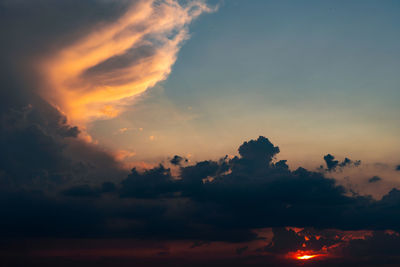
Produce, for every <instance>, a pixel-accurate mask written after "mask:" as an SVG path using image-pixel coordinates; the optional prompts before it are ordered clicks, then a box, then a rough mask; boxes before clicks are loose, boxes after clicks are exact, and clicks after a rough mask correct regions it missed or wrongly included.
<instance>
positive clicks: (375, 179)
mask: <svg viewBox="0 0 400 267" xmlns="http://www.w3.org/2000/svg"><path fill="white" fill-rule="evenodd" d="M380 181H382V178H381V177H379V176H374V177H372V178H370V179H368V183H376V182H380Z"/></svg>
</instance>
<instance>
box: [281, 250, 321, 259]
mask: <svg viewBox="0 0 400 267" xmlns="http://www.w3.org/2000/svg"><path fill="white" fill-rule="evenodd" d="M323 256H326V255H325V254H317V253H316V252H315V251H301V250H298V251H296V252H289V253H288V254H287V255H286V257H287V258H290V259H295V260H302V261H305V260H311V259H315V258H320V257H323Z"/></svg>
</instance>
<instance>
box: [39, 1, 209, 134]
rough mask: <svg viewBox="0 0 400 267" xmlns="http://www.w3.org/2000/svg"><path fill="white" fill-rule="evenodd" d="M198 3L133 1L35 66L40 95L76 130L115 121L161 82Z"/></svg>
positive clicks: (203, 9) (202, 5)
mask: <svg viewBox="0 0 400 267" xmlns="http://www.w3.org/2000/svg"><path fill="white" fill-rule="evenodd" d="M211 11H212V9H211V8H209V7H208V6H207V5H206V4H205V3H204V2H203V1H201V0H195V1H187V2H186V3H185V4H182V5H181V4H180V2H178V1H176V0H163V1H148V0H146V1H145V0H140V1H134V2H132V4H131V5H130V7H129V8H128V9H127V11H126V12H125V14H123V15H121V16H120V17H119V18H118V19H115V20H114V21H113V22H107V23H103V24H100V25H98V27H97V28H96V29H92V30H91V32H89V33H88V34H87V35H85V36H84V37H81V38H80V39H78V40H76V41H75V42H73V43H72V44H70V45H67V46H65V47H63V48H62V49H61V50H60V51H56V52H54V53H52V54H51V55H48V56H47V57H46V58H45V59H44V60H42V61H40V62H39V68H40V69H41V72H42V77H43V80H44V88H45V89H44V90H42V92H41V95H42V96H43V97H44V98H45V99H46V100H48V101H49V102H50V103H52V104H53V105H54V106H56V107H58V108H59V109H60V110H61V111H62V112H64V113H65V114H66V115H67V116H68V118H69V119H70V120H71V121H72V122H73V123H75V124H76V123H77V124H79V125H82V126H84V125H85V123H86V122H88V121H91V120H94V119H98V118H109V117H115V116H117V115H118V114H119V113H120V112H121V110H122V109H123V106H124V105H125V104H127V103H129V101H130V100H131V99H132V97H134V96H136V95H138V94H140V93H142V92H144V91H145V90H146V89H148V88H149V87H152V86H154V85H155V84H156V83H158V82H159V81H162V80H164V79H166V78H167V76H168V75H169V73H170V72H171V67H172V65H173V64H174V62H175V61H176V57H177V53H178V51H179V49H180V47H181V45H182V43H183V41H185V40H186V39H187V38H188V37H189V34H188V29H187V27H188V24H189V23H190V22H191V21H192V20H193V19H195V18H197V17H198V16H199V15H200V14H202V13H203V12H211Z"/></svg>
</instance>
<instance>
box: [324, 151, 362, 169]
mask: <svg viewBox="0 0 400 267" xmlns="http://www.w3.org/2000/svg"><path fill="white" fill-rule="evenodd" d="M324 160H325V164H326V169H325V171H326V172H333V171H341V170H342V169H343V168H344V167H358V166H360V164H361V160H356V161H353V160H351V159H349V158H345V159H344V160H343V161H342V162H339V161H338V160H335V157H334V156H333V155H331V154H327V155H325V156H324ZM320 169H321V170H324V167H323V166H321V167H320Z"/></svg>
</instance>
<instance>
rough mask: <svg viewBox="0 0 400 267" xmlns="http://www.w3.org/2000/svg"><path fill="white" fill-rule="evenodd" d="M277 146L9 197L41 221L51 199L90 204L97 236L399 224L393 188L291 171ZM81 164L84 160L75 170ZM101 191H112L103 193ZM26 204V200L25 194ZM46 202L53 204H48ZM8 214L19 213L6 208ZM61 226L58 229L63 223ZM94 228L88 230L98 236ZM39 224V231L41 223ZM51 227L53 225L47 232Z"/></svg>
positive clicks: (241, 233) (227, 234) (214, 234)
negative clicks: (35, 196) (353, 191)
mask: <svg viewBox="0 0 400 267" xmlns="http://www.w3.org/2000/svg"><path fill="white" fill-rule="evenodd" d="M278 152H279V148H278V147H276V146H274V145H272V143H271V142H270V141H269V140H268V139H267V138H265V137H260V138H258V139H257V140H251V141H249V142H245V143H244V144H243V145H242V146H240V148H239V154H240V156H238V157H234V158H232V159H228V158H227V157H224V158H221V159H220V160H218V161H212V160H209V161H203V162H198V163H196V164H194V165H189V166H185V167H180V175H179V177H173V176H172V174H171V171H170V170H169V169H168V168H165V167H164V166H163V165H159V166H157V167H155V168H152V169H149V170H145V171H143V172H139V171H137V170H136V169H133V170H132V172H131V173H130V174H129V175H128V177H127V178H126V179H124V180H123V181H122V182H121V183H120V184H119V185H118V184H115V183H112V182H105V183H103V184H97V185H96V184H95V183H86V184H85V183H81V184H79V183H78V184H75V185H73V186H70V187H67V188H65V187H64V188H63V189H61V190H60V191H59V192H60V194H59V195H58V196H57V195H54V194H53V195H49V193H44V194H43V193H42V195H43V196H44V197H42V198H40V201H41V202H43V203H45V202H46V201H47V202H48V203H47V204H44V205H35V206H34V207H33V208H30V209H29V212H28V213H27V207H25V205H22V204H18V203H14V202H11V206H14V208H13V211H14V214H21V215H23V216H25V217H26V218H28V217H30V216H34V214H36V213H37V214H38V216H36V217H35V220H39V221H40V222H41V223H40V224H41V227H45V225H46V224H47V223H46V222H47V220H46V219H43V220H42V219H40V218H41V217H44V218H45V217H46V216H51V215H50V214H52V213H53V210H55V209H56V208H54V207H53V205H61V204H62V206H63V207H65V206H67V207H69V205H72V207H71V208H60V209H59V211H58V212H57V214H58V213H63V212H65V210H68V211H70V212H73V210H74V207H75V205H76V206H77V207H79V209H81V210H82V211H81V213H77V216H75V218H74V219H75V220H79V216H80V215H79V214H83V213H85V212H84V211H83V210H85V209H86V208H87V209H90V213H91V214H92V213H94V215H93V216H95V217H96V218H97V220H96V223H95V224H94V225H93V226H94V228H93V229H101V231H100V230H99V232H98V235H99V236H104V235H106V236H113V235H129V236H134V237H138V238H159V239H199V240H209V241H213V240H225V241H235V242H237V241H244V240H252V239H255V238H257V235H256V234H255V233H254V232H253V229H255V228H265V227H284V226H288V225H291V226H297V227H317V228H336V229H343V230H361V229H372V230H385V229H393V230H400V229H399V225H400V193H399V192H400V191H399V190H397V189H393V190H392V191H391V192H389V193H388V194H387V195H385V196H384V197H383V198H382V199H381V200H379V201H377V200H374V199H372V198H371V197H368V196H358V195H349V194H348V192H346V190H345V188H344V187H342V186H339V185H337V184H336V183H335V180H333V179H330V178H326V177H325V176H324V175H323V174H321V173H318V172H310V171H308V170H306V169H304V168H298V169H297V170H295V171H291V170H289V168H288V166H287V165H286V163H285V161H274V158H275V156H276V155H277V154H278ZM36 164H37V165H40V164H39V163H36ZM41 167H42V168H45V167H46V166H41ZM86 171H87V170H86V168H82V170H79V169H77V170H76V172H78V173H79V172H83V173H85V172H86ZM21 194H23V193H21ZM104 194H108V195H109V196H113V197H112V198H110V197H104V196H105V195H104ZM29 197H31V196H30V195H29ZM25 199H26V198H25ZM88 200H90V201H89V202H88ZM35 201H37V200H35ZM35 201H31V203H34V202H35ZM13 203H14V204H13ZM60 203H61V204H60ZM90 203H91V205H92V206H89V204H90ZM25 204H26V205H28V206H29V201H26V203H25ZM81 204H82V205H81ZM40 206H41V207H40ZM39 207H40V208H39ZM47 207H51V209H50V210H48V211H46V209H47ZM47 213H49V214H47ZM57 216H61V217H64V216H70V215H67V214H58V215H57ZM8 217H9V219H10V220H11V221H12V220H13V219H15V218H18V217H15V218H13V216H11V215H10V213H8ZM82 219H83V220H85V218H84V217H82ZM26 221H29V220H26ZM50 222H51V223H53V222H52V221H51V220H49V223H50ZM90 222H91V221H89V222H85V224H84V225H86V223H90ZM38 224H39V223H38ZM38 224H35V225H34V226H32V227H31V228H29V229H30V230H31V231H32V234H34V233H36V230H34V229H35V227H37V225H38ZM7 226H8V227H9V228H7V227H4V228H3V230H4V231H7V232H9V233H16V232H18V230H16V229H14V228H13V224H11V223H10V224H8V225H7ZM60 227H61V228H60V231H61V232H62V227H63V226H62V225H60ZM71 227H72V226H71ZM71 227H70V228H68V231H69V232H70V234H71V235H72V234H73V235H74V236H76V237H81V235H80V233H81V232H82V230H81V229H80V227H79V224H77V223H76V224H74V225H73V227H76V228H73V229H71ZM85 227H86V226H85ZM93 229H92V231H90V233H91V235H94V236H96V231H95V230H93ZM37 231H38V232H40V233H43V229H42V228H39V229H38V230H37ZM25 233H26V232H25ZM26 234H27V233H26ZM289 234H290V233H289ZM49 235H50V236H57V235H58V233H55V232H49ZM296 244H297V243H296Z"/></svg>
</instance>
